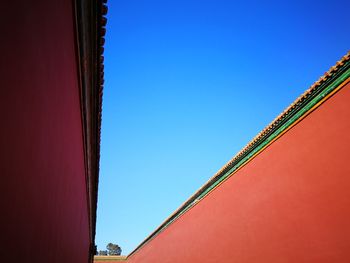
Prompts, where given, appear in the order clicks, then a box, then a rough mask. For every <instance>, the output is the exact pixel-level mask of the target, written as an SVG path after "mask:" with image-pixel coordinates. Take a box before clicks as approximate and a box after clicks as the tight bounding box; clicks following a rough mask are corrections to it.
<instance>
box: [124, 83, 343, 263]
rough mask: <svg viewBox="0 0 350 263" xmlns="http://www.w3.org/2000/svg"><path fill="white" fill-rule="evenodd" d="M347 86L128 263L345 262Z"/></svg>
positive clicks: (132, 257) (137, 253)
mask: <svg viewBox="0 0 350 263" xmlns="http://www.w3.org/2000/svg"><path fill="white" fill-rule="evenodd" d="M349 102H350V84H348V85H347V86H346V87H345V88H343V89H342V90H340V91H339V92H338V93H337V94H335V96H333V97H332V98H331V99H329V100H328V101H327V102H326V103H325V104H323V105H321V107H320V108H318V109H317V110H315V111H314V112H313V113H312V114H311V115H309V116H307V117H306V118H305V119H304V120H302V121H301V122H300V123H299V124H297V125H296V126H294V127H293V128H292V129H291V130H290V131H289V132H287V133H286V134H285V135H283V136H282V137H281V138H280V139H278V140H277V141H275V142H274V143H273V144H272V145H271V146H269V147H268V148H267V149H266V150H265V151H263V152H262V153H261V154H260V155H258V156H257V157H256V158H255V159H254V160H252V161H251V162H250V163H248V164H247V165H246V166H245V167H243V168H242V169H241V170H240V171H238V172H237V174H235V175H234V176H232V177H231V178H230V179H229V180H227V181H226V182H224V183H223V184H222V185H221V186H220V187H219V188H217V189H216V190H214V191H213V192H212V193H211V194H210V195H209V196H207V197H206V198H205V199H204V200H202V201H201V202H199V203H198V204H197V205H196V206H195V207H193V208H192V209H190V210H189V211H188V212H187V213H186V214H184V215H183V216H182V217H180V218H179V219H178V220H177V221H175V223H173V224H171V225H170V226H169V227H168V228H167V229H166V230H165V231H164V232H162V233H160V234H159V235H158V236H157V237H156V238H155V239H153V240H152V241H151V242H150V243H148V244H146V245H145V246H144V247H143V248H141V249H140V250H139V251H138V252H136V254H134V255H133V256H131V257H130V258H129V260H128V261H129V262H130V263H139V262H142V263H148V262H149V263H167V262H169V263H170V262H171V263H176V262H181V263H185V262H186V263H187V262H200V263H205V262H245V263H248V262H252V263H256V262H268V263H271V262H350V190H349V189H350V165H349V149H350V104H349Z"/></svg>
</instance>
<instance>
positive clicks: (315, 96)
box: [128, 52, 350, 257]
mask: <svg viewBox="0 0 350 263" xmlns="http://www.w3.org/2000/svg"><path fill="white" fill-rule="evenodd" d="M349 77H350V52H348V53H347V54H346V55H345V56H344V57H343V58H342V59H341V60H339V61H338V62H337V63H336V65H335V66H333V67H331V68H330V69H329V71H327V72H326V73H325V74H324V75H323V76H321V77H320V79H319V80H318V81H316V82H315V83H314V84H313V85H312V86H311V87H310V88H309V89H307V90H306V91H305V92H304V93H303V94H302V95H301V96H299V97H298V98H297V99H296V100H295V101H294V102H293V103H292V104H291V105H290V106H289V107H287V108H286V109H285V110H284V111H283V112H282V113H281V114H280V115H279V116H278V117H277V118H275V119H274V120H273V121H272V122H271V123H270V124H269V125H268V126H267V127H266V128H264V129H263V130H262V131H261V132H260V133H258V135H257V136H256V137H255V138H254V139H253V140H252V141H250V142H249V143H248V144H247V145H246V146H245V147H244V148H243V149H242V150H241V151H239V152H238V153H237V154H236V155H235V156H234V157H233V158H232V159H231V160H230V161H229V162H227V163H226V164H225V165H224V166H223V167H222V168H221V169H220V170H219V171H218V172H217V173H216V174H215V175H214V176H213V177H211V178H210V179H209V180H208V181H207V182H206V183H205V184H204V185H203V186H202V187H201V188H200V189H199V190H198V191H197V192H195V193H194V194H193V195H192V196H191V197H190V198H189V199H188V200H187V201H186V202H185V203H183V204H182V205H181V206H180V207H179V208H178V209H177V210H176V211H175V212H174V213H173V214H172V215H171V216H170V217H168V218H167V219H166V220H165V221H164V222H163V223H162V224H161V225H160V226H159V227H158V228H157V229H156V230H155V231H154V232H153V233H152V234H151V235H150V236H148V237H147V238H146V239H145V240H144V241H143V242H142V243H141V244H140V245H139V246H138V247H136V249H134V250H133V251H132V252H131V253H130V254H129V255H128V257H131V256H132V255H133V254H135V253H136V252H137V251H138V250H139V249H140V248H141V247H143V246H144V245H146V244H147V243H148V242H149V241H151V240H152V239H153V238H154V237H156V236H157V235H158V234H159V233H161V232H162V231H164V230H165V229H166V228H167V227H168V226H169V225H170V224H172V223H173V222H174V221H175V220H177V219H178V218H179V217H180V216H181V215H183V214H184V213H185V212H186V211H188V210H189V209H190V208H192V207H193V206H194V205H196V204H197V203H198V202H199V201H200V200H202V199H203V198H204V197H205V196H207V195H208V194H209V193H210V192H211V191H212V190H214V189H215V188H216V187H217V186H218V185H220V184H221V183H222V182H223V181H225V180H226V179H228V178H229V177H230V176H232V175H233V174H234V173H235V172H236V171H237V170H238V169H240V168H241V167H242V166H243V165H245V164H246V163H248V162H249V161H250V160H252V159H253V158H254V157H255V156H256V155H257V154H259V153H260V152H261V151H263V150H264V149H265V148H266V147H267V146H268V145H270V144H271V143H272V142H273V141H275V140H276V139H278V138H279V137H280V136H281V135H283V134H284V133H285V132H286V131H287V130H288V129H290V128H291V127H293V126H294V125H295V124H296V123H298V122H299V121H300V120H301V119H303V118H304V117H305V116H307V115H308V114H309V113H310V112H311V111H313V110H314V109H315V108H317V107H318V106H319V105H320V104H321V103H323V102H324V101H325V100H326V99H328V98H329V97H330V96H331V95H333V94H334V93H335V92H337V91H338V90H339V89H340V88H341V87H343V86H344V84H345V83H347V82H349V80H350V78H349Z"/></svg>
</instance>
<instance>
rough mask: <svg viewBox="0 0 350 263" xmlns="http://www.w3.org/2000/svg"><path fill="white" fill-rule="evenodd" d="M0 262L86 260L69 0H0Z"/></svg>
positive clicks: (85, 216)
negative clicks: (0, 2) (1, 1)
mask: <svg viewBox="0 0 350 263" xmlns="http://www.w3.org/2000/svg"><path fill="white" fill-rule="evenodd" d="M0 28H1V43H0V46H1V60H0V72H1V80H0V83H1V84H0V85H1V95H0V96H1V97H0V107H1V129H0V145H1V151H0V152H1V155H0V158H1V161H0V172H1V182H0V193H1V195H0V205H1V215H0V226H1V232H0V244H1V245H0V250H1V255H0V258H1V260H0V261H1V262H19V261H20V260H21V261H22V262H47V263H53V262H59V263H63V262H64V263H68V262H74V263H79V262H84V263H86V262H88V249H89V228H88V211H87V200H86V198H87V196H86V183H85V173H84V158H83V143H82V127H81V112H80V99H79V86H78V82H77V76H78V75H77V74H78V73H77V60H76V50H75V39H74V34H75V32H74V30H75V29H74V20H73V5H72V2H71V0H49V1H48V0H35V1H24V0H20V1H18V0H17V1H5V2H3V3H2V4H1V15H0Z"/></svg>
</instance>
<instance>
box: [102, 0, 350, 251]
mask: <svg viewBox="0 0 350 263" xmlns="http://www.w3.org/2000/svg"><path fill="white" fill-rule="evenodd" d="M108 6H109V11H108V24H107V36H106V45H105V79H106V81H105V87H104V96H103V119H102V142H101V164H100V168H101V169H100V183H99V200H98V217H97V235H96V243H97V245H98V249H102V250H103V249H105V246H106V244H107V243H108V242H114V243H117V244H119V245H120V246H121V247H122V249H123V254H128V253H129V252H131V250H133V249H134V248H135V247H136V246H137V245H138V244H139V243H140V242H141V241H143V239H145V238H146V237H147V236H148V235H149V234H150V233H151V232H152V231H153V230H154V229H155V228H156V227H157V226H159V225H160V224H161V223H162V222H163V221H164V220H165V219H166V218H167V217H168V216H169V215H170V214H171V213H172V212H173V211H174V210H175V209H176V208H178V207H179V206H180V205H181V204H182V203H183V202H184V201H185V200H186V199H187V198H188V197H189V196H190V195H191V194H193V193H194V192H195V191H196V190H197V189H198V188H199V187H200V186H201V185H202V184H203V183H204V182H206V181H207V180H208V179H209V178H210V177H211V176H212V175H213V174H214V173H215V172H216V171H217V170H219V169H220V168H221V166H223V165H224V164H225V163H226V162H227V161H228V160H229V159H231V158H232V157H233V156H234V155H235V153H236V152H238V151H239V150H240V149H241V148H242V147H243V146H244V145H245V144H247V143H248V142H249V141H250V140H251V139H252V138H253V137H254V136H255V135H256V134H257V133H258V132H259V131H260V130H262V129H263V128H264V127H265V126H266V125H267V124H268V123H269V122H271V121H272V120H273V119H274V118H275V117H276V116H277V115H278V114H279V113H280V112H281V111H282V110H283V109H284V108H286V107H287V106H288V105H289V104H290V103H291V102H292V101H294V99H296V98H297V97H298V96H299V95H300V94H301V93H302V92H303V91H304V90H306V89H307V88H308V87H309V86H310V85H311V84H312V83H313V82H315V81H316V80H317V79H318V78H319V77H320V76H321V75H323V73H324V72H325V71H327V70H328V69H329V67H330V66H332V65H333V64H334V63H335V62H336V61H337V60H338V59H340V57H341V56H343V55H345V53H346V52H347V51H348V49H349V48H350V45H349V43H350V34H349V28H350V22H349V12H348V11H349V2H348V1H289V2H287V1H220V0H211V1H205V0H198V1H193V0H185V1H183V0H176V1H172V0H161V1H152V0H144V1H136V0H135V1H130V0H113V1H112V0H110V1H109V3H108Z"/></svg>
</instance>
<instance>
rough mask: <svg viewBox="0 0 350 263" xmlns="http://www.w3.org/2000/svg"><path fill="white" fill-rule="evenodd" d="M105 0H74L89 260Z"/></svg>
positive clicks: (92, 245)
mask: <svg viewBox="0 0 350 263" xmlns="http://www.w3.org/2000/svg"><path fill="white" fill-rule="evenodd" d="M106 2H107V1H106V0H76V1H74V11H75V13H74V15H75V29H76V46H77V59H78V73H79V84H80V104H81V105H80V107H81V113H82V127H83V142H84V158H85V174H86V186H87V189H86V191H87V197H88V200H87V202H88V204H87V206H88V215H89V235H90V259H89V260H90V262H92V260H93V255H94V250H95V232H96V209H97V193H98V178H99V165H100V140H101V121H102V115H101V113H102V92H103V84H104V65H103V62H104V57H103V52H104V47H103V45H104V43H105V38H104V36H105V34H106V23H107V19H106V14H107V6H106Z"/></svg>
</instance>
